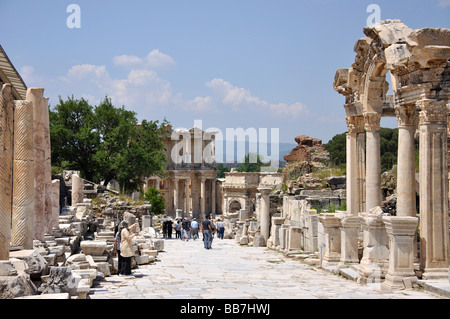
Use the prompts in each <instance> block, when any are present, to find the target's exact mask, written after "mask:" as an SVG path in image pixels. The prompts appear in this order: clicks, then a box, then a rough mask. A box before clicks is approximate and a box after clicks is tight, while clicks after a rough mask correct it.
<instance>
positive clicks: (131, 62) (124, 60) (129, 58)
mask: <svg viewBox="0 0 450 319" xmlns="http://www.w3.org/2000/svg"><path fill="white" fill-rule="evenodd" d="M113 62H114V64H115V65H118V66H123V67H133V66H138V65H142V64H143V60H142V59H141V58H138V57H137V56H135V55H126V54H124V55H120V56H115V57H114V58H113Z"/></svg>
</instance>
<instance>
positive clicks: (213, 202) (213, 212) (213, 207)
mask: <svg viewBox="0 0 450 319" xmlns="http://www.w3.org/2000/svg"><path fill="white" fill-rule="evenodd" d="M211 218H216V179H215V178H213V179H212V180H211Z"/></svg>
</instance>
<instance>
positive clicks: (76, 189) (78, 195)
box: [71, 174, 84, 207]
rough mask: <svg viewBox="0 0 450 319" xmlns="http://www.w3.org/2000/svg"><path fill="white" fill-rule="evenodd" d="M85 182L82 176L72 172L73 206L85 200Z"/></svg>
mask: <svg viewBox="0 0 450 319" xmlns="http://www.w3.org/2000/svg"><path fill="white" fill-rule="evenodd" d="M83 190H84V183H83V180H82V179H81V177H80V176H78V175H77V174H72V204H71V205H72V206H73V207H75V206H77V204H79V203H82V202H83Z"/></svg>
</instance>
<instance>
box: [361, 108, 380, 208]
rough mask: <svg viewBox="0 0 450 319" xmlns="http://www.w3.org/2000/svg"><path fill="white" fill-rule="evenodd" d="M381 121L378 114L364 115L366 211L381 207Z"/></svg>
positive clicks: (369, 113)
mask: <svg viewBox="0 0 450 319" xmlns="http://www.w3.org/2000/svg"><path fill="white" fill-rule="evenodd" d="M380 119H381V116H380V114H379V113H377V112H366V113H364V121H365V129H366V211H369V210H370V209H372V208H374V207H377V206H381V159H380Z"/></svg>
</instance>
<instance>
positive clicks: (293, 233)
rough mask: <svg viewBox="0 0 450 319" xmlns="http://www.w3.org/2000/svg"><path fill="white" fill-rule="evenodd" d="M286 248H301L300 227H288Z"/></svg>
mask: <svg viewBox="0 0 450 319" xmlns="http://www.w3.org/2000/svg"><path fill="white" fill-rule="evenodd" d="M287 249H288V250H301V249H302V229H301V228H300V227H292V226H291V227H290V228H289V240H288V247H287Z"/></svg>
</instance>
